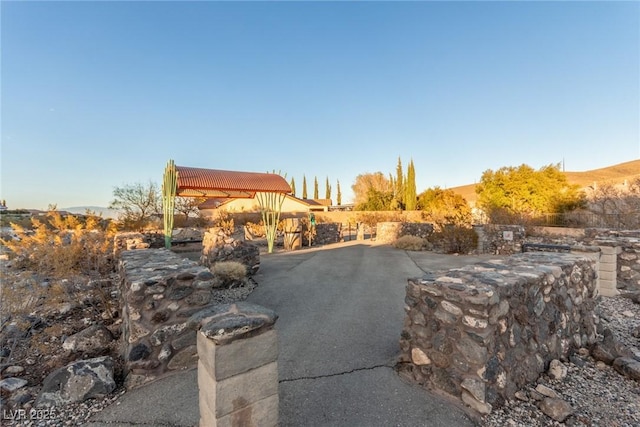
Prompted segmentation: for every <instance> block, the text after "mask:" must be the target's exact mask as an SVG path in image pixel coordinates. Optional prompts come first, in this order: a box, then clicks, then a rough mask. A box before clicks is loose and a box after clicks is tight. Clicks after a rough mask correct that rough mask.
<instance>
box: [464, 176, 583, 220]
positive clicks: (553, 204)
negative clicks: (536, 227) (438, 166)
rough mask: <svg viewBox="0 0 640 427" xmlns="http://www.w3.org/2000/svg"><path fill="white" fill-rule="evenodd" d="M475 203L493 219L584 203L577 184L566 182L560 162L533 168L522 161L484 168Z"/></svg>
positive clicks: (528, 214)
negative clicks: (520, 163) (494, 169)
mask: <svg viewBox="0 0 640 427" xmlns="http://www.w3.org/2000/svg"><path fill="white" fill-rule="evenodd" d="M476 193H477V194H478V205H479V206H480V207H481V208H482V209H483V210H484V211H485V213H486V214H488V215H489V217H490V218H491V219H492V221H495V220H496V219H497V218H498V216H501V215H507V216H514V217H524V218H533V217H535V216H537V215H540V214H543V213H557V212H564V211H567V210H571V209H574V208H576V207H578V206H581V205H582V204H583V196H582V193H581V191H580V188H579V186H577V185H572V184H569V183H568V182H567V178H566V176H565V175H564V174H563V173H562V172H561V171H560V164H556V165H548V166H544V167H542V168H540V169H539V170H537V171H536V170H534V169H533V168H532V167H530V166H528V165H525V164H522V165H520V166H518V167H513V166H509V167H502V168H500V169H498V170H497V171H495V172H494V171H492V170H491V169H488V170H486V171H485V172H484V173H483V174H482V178H481V179H480V183H479V184H478V185H477V186H476Z"/></svg>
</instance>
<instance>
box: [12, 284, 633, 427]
mask: <svg viewBox="0 0 640 427" xmlns="http://www.w3.org/2000/svg"><path fill="white" fill-rule="evenodd" d="M255 286H256V285H255V283H253V282H252V283H250V284H249V285H248V286H245V287H241V288H236V289H229V290H221V291H219V293H218V294H217V295H216V296H215V300H216V301H217V302H220V303H224V302H232V301H238V300H242V299H245V298H246V297H247V296H248V295H249V294H250V293H251V291H253V289H254V288H255ZM598 307H599V310H600V312H601V316H602V317H601V318H602V321H603V323H604V327H608V328H610V329H611V330H612V331H613V333H614V335H615V336H616V338H618V339H619V340H620V341H621V342H623V343H624V344H626V345H627V346H629V347H632V348H635V349H636V350H637V349H638V348H640V343H639V340H638V338H634V337H633V335H632V330H633V329H634V328H636V327H638V326H640V305H637V304H634V303H633V302H632V301H630V300H628V299H625V298H622V297H613V298H607V297H603V298H602V299H601V301H600V303H599V305H598ZM623 313H624V314H623ZM571 360H572V362H567V363H565V366H567V370H568V374H567V376H566V377H565V378H564V379H562V380H554V379H551V378H550V377H549V376H547V375H546V374H543V375H542V376H541V377H540V378H539V379H538V382H537V383H536V384H532V385H530V386H527V387H525V389H523V390H521V393H519V396H520V397H521V399H526V400H521V399H514V400H511V401H508V402H507V404H506V405H505V406H504V407H502V408H497V409H494V410H493V412H492V413H491V414H490V415H487V416H485V417H484V418H483V419H482V422H481V425H482V426H491V427H498V426H499V427H503V426H517V427H534V426H563V425H567V426H602V427H632V426H636V427H637V426H640V384H639V383H638V382H636V381H633V380H630V379H628V378H625V377H623V376H622V375H620V374H618V373H617V372H616V371H615V370H613V368H612V367H611V366H607V365H604V364H603V363H602V362H596V361H595V360H594V359H593V358H591V356H589V355H588V351H586V349H581V351H579V352H578V353H576V354H575V355H574V356H573V357H572V359H571ZM580 365H583V366H580ZM539 384H542V385H545V386H547V387H549V388H551V389H552V390H554V391H555V392H556V393H557V394H558V395H559V397H560V398H561V399H563V400H565V401H567V402H568V403H569V404H570V405H571V407H572V408H573V410H574V414H573V415H572V416H570V417H569V418H567V419H566V420H565V421H564V422H563V423H560V422H557V421H554V420H553V419H551V418H549V417H548V416H547V415H545V414H544V413H543V412H542V411H541V410H540V409H539V408H538V403H539V401H538V400H536V398H538V399H539V398H540V396H539V394H538V393H536V391H535V388H536V386H538V385H539ZM124 393H125V390H124V389H118V390H116V392H115V393H113V394H111V395H109V396H108V397H106V398H104V399H101V400H88V401H86V402H83V403H79V404H75V405H68V406H66V407H63V408H56V409H55V412H54V413H53V416H51V417H49V418H50V419H43V420H37V421H36V420H31V421H26V422H25V421H21V422H16V421H11V420H7V419H6V416H5V417H4V418H5V419H4V420H3V425H7V426H81V425H83V424H84V423H86V422H87V420H88V419H89V417H91V416H92V415H94V414H95V413H97V412H99V411H101V410H102V409H104V408H105V407H107V406H108V405H110V404H111V403H113V402H114V401H115V400H116V399H117V398H118V397H120V396H121V395H122V394H124Z"/></svg>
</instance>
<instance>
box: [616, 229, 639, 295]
mask: <svg viewBox="0 0 640 427" xmlns="http://www.w3.org/2000/svg"><path fill="white" fill-rule="evenodd" d="M624 243H626V244H623V245H621V251H620V254H618V257H617V272H618V277H617V285H618V289H620V290H625V291H640V239H634V240H632V239H628V241H627V242H624Z"/></svg>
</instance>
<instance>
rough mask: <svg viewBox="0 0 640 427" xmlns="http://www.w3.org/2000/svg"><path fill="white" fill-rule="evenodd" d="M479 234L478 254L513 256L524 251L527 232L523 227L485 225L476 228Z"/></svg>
mask: <svg viewBox="0 0 640 427" xmlns="http://www.w3.org/2000/svg"><path fill="white" fill-rule="evenodd" d="M474 230H475V231H476V233H477V234H478V252H479V253H491V254H495V255H511V254H515V253H518V252H521V251H522V244H523V243H524V240H525V237H526V232H525V229H524V227H523V226H521V225H494V224H485V225H482V226H474Z"/></svg>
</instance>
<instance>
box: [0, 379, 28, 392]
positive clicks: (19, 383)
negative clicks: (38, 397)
mask: <svg viewBox="0 0 640 427" xmlns="http://www.w3.org/2000/svg"><path fill="white" fill-rule="evenodd" d="M26 385H27V380H24V379H22V378H5V379H3V380H1V381H0V389H1V390H4V391H8V392H9V393H12V392H14V391H16V390H18V389H20V388H22V387H24V386H26Z"/></svg>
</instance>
